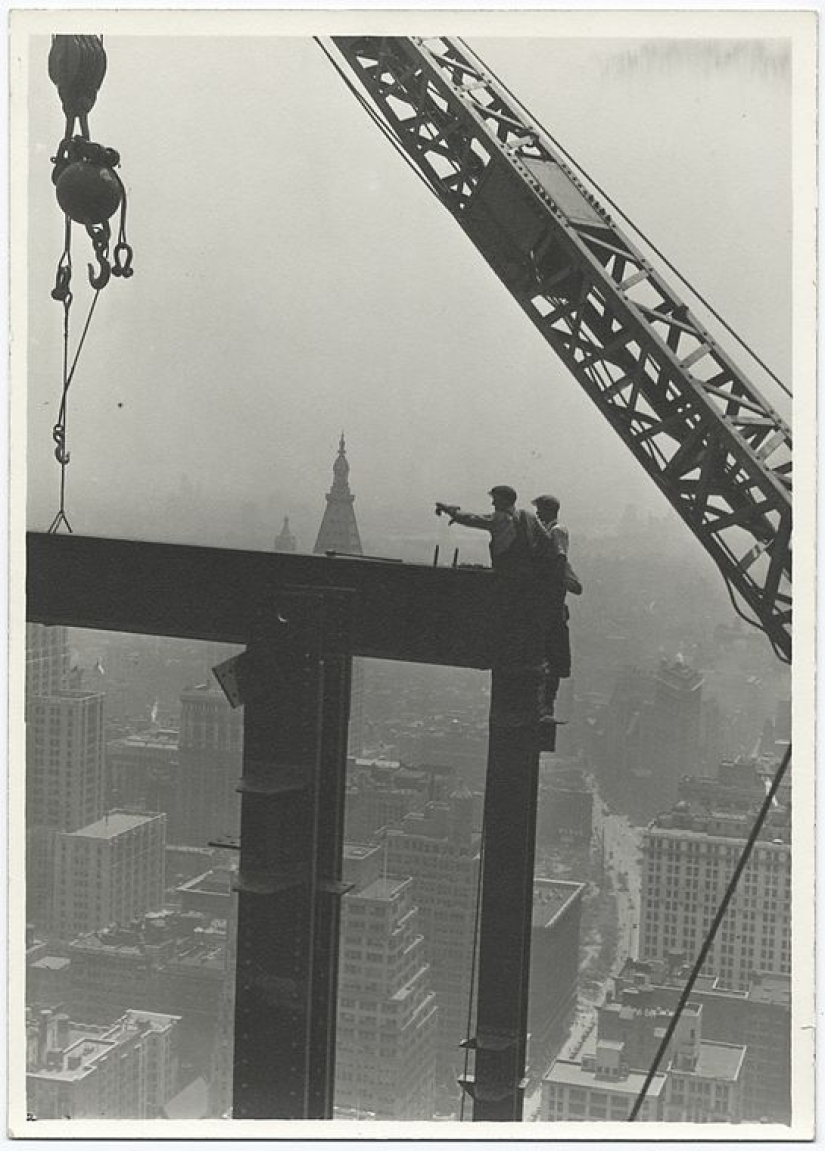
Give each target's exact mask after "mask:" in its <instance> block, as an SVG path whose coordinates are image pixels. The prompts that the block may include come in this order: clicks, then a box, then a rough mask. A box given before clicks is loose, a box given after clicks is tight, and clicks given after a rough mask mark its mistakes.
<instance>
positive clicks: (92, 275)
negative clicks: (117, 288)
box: [86, 252, 112, 292]
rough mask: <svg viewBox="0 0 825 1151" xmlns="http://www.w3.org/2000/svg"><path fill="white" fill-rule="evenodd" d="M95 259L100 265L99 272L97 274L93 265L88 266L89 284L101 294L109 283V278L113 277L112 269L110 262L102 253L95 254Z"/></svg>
mask: <svg viewBox="0 0 825 1151" xmlns="http://www.w3.org/2000/svg"><path fill="white" fill-rule="evenodd" d="M95 259H96V260H97V263H98V271H97V272H95V268H94V265H93V264H87V265H86V266H87V268H88V269H89V283H90V284H91V285H92V287H93V288H94V289H95V290H96V291H98V292H99V291H100V290H101V288H105V287H106V285H107V284H108V283H109V278H110V277H111V275H112V269H111V266H110V264H109V261H108V260H107V259H106V257H105V256H104V254H103V253H102V252H95Z"/></svg>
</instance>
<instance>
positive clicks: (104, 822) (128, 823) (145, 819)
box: [67, 811, 161, 839]
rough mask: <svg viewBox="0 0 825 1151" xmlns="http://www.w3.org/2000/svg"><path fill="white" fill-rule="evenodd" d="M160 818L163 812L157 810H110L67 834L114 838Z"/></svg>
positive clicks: (86, 837)
mask: <svg viewBox="0 0 825 1151" xmlns="http://www.w3.org/2000/svg"><path fill="white" fill-rule="evenodd" d="M160 818H161V813H160V812H157V811H134V812H133V811H109V812H107V813H106V815H104V816H103V818H102V819H98V820H96V821H95V822H94V823H89V824H87V826H86V827H81V828H79V829H78V830H77V831H72V832H68V833H67V834H69V835H73V836H77V837H78V838H81V839H114V838H115V837H116V836H118V835H124V834H125V833H126V832H127V831H134V830H135V828H137V827H141V826H142V825H143V824H144V823H149V822H150V821H151V820H153V819H160Z"/></svg>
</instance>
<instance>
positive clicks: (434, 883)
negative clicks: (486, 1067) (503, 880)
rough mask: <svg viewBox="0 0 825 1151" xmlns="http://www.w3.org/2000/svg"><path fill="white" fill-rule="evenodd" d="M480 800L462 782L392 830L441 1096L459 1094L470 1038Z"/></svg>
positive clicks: (394, 864) (392, 862)
mask: <svg viewBox="0 0 825 1151" xmlns="http://www.w3.org/2000/svg"><path fill="white" fill-rule="evenodd" d="M476 806H477V804H476V797H474V796H473V793H472V792H471V791H470V790H469V788H468V787H466V786H465V785H464V784H463V783H461V782H459V783H458V785H457V786H456V788H455V789H454V791H453V792H452V794H451V795H450V797H449V799H448V800H445V801H440V802H434V803H427V804H426V806H425V808H424V810H423V811H420V812H410V813H409V814H408V815H407V816H406V817H405V818H404V819H403V820H402V822H401V824H400V828H398V829H392V830H389V831H388V832H387V838H386V844H387V860H388V868H389V870H390V872H391V873H392V874H394V875H410V876H412V881H413V899H414V900H415V903H416V904H417V906H418V909H419V923H420V925H421V932H422V934H423V936H424V945H425V949H426V955H427V958H428V960H429V961H430V963H431V964H432V983H433V987H434V989H435V991H436V993H437V995H438V1063H437V1072H438V1086H439V1092H440V1093H442V1094H444V1095H446V1096H450V1095H453V1096H455V1095H457V1094H458V1087H457V1078H458V1076H459V1074H460V1073H461V1071H462V1069H463V1062H464V1053H463V1051H462V1049H461V1047H460V1044H461V1042H462V1040H464V1039H466V1038H467V1013H468V998H467V996H468V987H469V985H470V979H471V974H472V967H473V931H474V923H475V911H476V899H477V892H478V869H479V866H480V863H479V836H478V835H477V834H474V833H475V831H476V826H477V824H479V823H480V820H479V819H477V818H476Z"/></svg>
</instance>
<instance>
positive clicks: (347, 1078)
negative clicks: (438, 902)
mask: <svg viewBox="0 0 825 1151" xmlns="http://www.w3.org/2000/svg"><path fill="white" fill-rule="evenodd" d="M385 859H386V856H385V852H384V849H383V848H382V847H374V846H371V847H368V846H362V845H360V844H347V845H345V847H344V871H343V879H344V882H345V883H354V885H355V886H354V889H353V890H352V891H350V892H349V893H348V895H347V896H346V898H345V899H344V901H343V904H342V908H341V911H342V914H341V966H340V976H339V986H338V1027H337V1031H338V1034H337V1043H336V1067H335V1112H336V1115H337V1116H338V1117H340V1118H352V1119H358V1118H369V1119H423V1120H426V1119H432V1117H433V1111H434V1108H435V1052H436V1020H437V1007H436V996H435V992H434V991H433V989H432V985H431V983H430V968H429V964H428V963H427V962H426V960H425V958H424V948H423V939H422V936H421V934H420V932H419V925H418V910H417V908H416V906H415V900H414V898H413V894H412V880H411V879H407V878H397V877H394V876H391V875H388V874H387V872H386V868H385Z"/></svg>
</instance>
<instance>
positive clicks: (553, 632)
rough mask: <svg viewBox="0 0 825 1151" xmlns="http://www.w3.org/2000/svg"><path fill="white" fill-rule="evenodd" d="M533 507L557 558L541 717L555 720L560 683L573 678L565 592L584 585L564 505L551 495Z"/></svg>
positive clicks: (552, 568)
mask: <svg viewBox="0 0 825 1151" xmlns="http://www.w3.org/2000/svg"><path fill="white" fill-rule="evenodd" d="M533 506H534V507H535V509H536V514H537V515H538V518H539V520H540V521H541V524H542V526H543V527H544V530H545V531H546V533H547V535H548V536H549V538H550V546H551V550H552V555H553V557H554V559H553V560H552V561H551V563H550V565H549V572H550V579H549V581H548V586H547V598H546V601H545V612H544V616H543V622H544V660H545V672H546V675H545V679H544V686H543V691H542V689H540V690H539V713H540V715H544V716H546V717H547V718H552V717H553V716H554V715H555V708H556V696H557V695H558V691H559V681H560V680H562V679H567V678H568V676H569V675H570V630H569V628H568V626H567V621H568V620H569V618H570V612H569V610H568V608H567V604H566V603H565V602H564V597H565V592H567V591H572V592H574V593H575V594H580V593H581V584H580V583H579V582H578V579H577V578H576V576H575V574H574V573H573V569H572V568H571V567H570V561H569V557H568V551H569V547H570V533H569V532H568V530H567V528H566V527H565V526H564V524H562V523H561V522H560V521H559V510H560V508H561V504H560V503H559V501H558V499H557V498H556V497H555V496H550V495H544V496H536V498H535V499H534V500H533Z"/></svg>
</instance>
